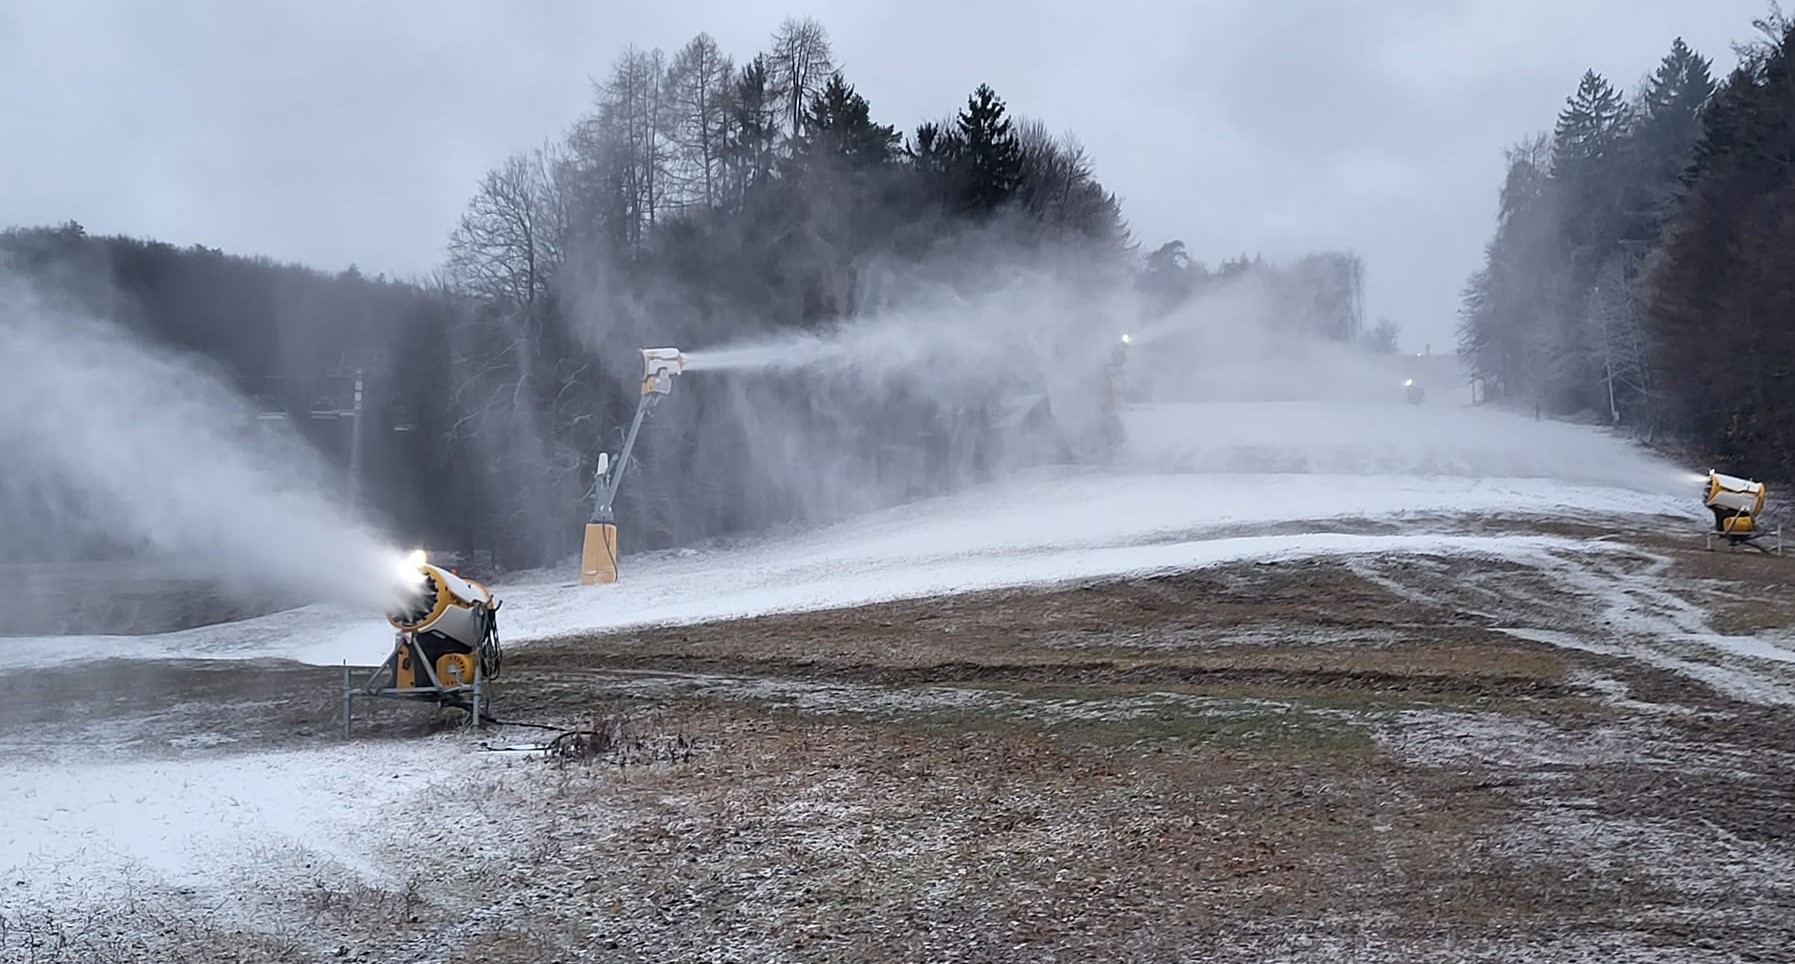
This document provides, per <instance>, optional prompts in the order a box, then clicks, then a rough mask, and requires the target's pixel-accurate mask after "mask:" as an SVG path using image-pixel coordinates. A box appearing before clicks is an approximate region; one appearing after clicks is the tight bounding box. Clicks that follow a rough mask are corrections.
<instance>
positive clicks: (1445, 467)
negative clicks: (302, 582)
mask: <svg viewBox="0 0 1795 964" xmlns="http://www.w3.org/2000/svg"><path fill="white" fill-rule="evenodd" d="M1127 427H1128V434H1129V444H1128V446H1127V447H1126V449H1125V451H1123V452H1122V453H1121V456H1120V458H1119V459H1118V460H1117V462H1116V464H1114V465H1111V466H1105V467H1102V468H1093V467H1085V468H1068V469H1065V470H1060V471H1048V472H1036V473H1032V474H1029V475H1025V476H1021V477H1015V478H1010V479H1006V480H1004V481H1001V482H998V483H994V484H991V485H988V486H985V487H981V488H978V489H974V490H971V491H968V492H964V493H960V494H956V495H954V496H951V497H946V498H940V499H934V500H929V501H925V502H919V503H915V504H911V505H907V506H903V507H899V508H896V509H892V510H889V511H885V512H881V513H877V514H874V515H871V516H867V517H864V518H860V519H856V520H853V521H849V522H845V523H841V524H838V525H833V526H828V527H824V528H820V529H816V530H813V531H809V532H802V533H797V534H787V535H783V536H776V537H769V538H765V539H762V540H758V541H753V542H750V543H747V544H743V545H737V546H731V547H728V548H720V549H710V550H702V551H700V550H683V551H675V552H664V553H655V554H649V555H642V556H630V557H625V558H624V559H623V560H622V564H621V570H622V573H621V578H620V581H619V582H618V583H616V584H614V585H611V586H603V587H582V586H579V585H578V584H577V579H576V575H577V570H576V567H575V565H574V564H573V563H572V562H571V561H570V562H569V564H568V566H567V568H566V571H565V573H564V574H561V573H556V574H548V575H537V576H535V577H532V578H520V579H517V580H514V581H511V582H509V583H501V584H499V585H496V586H494V589H495V591H496V592H497V593H498V594H499V595H500V596H501V598H502V599H503V600H504V602H505V608H504V610H503V612H502V614H501V631H502V634H503V636H504V638H505V640H506V641H507V643H510V644H515V643H522V642H527V641H528V640H530V639H533V638H541V637H545V636H550V635H556V634H563V633H570V632H578V631H593V630H606V629H617V628H623V627H628V626H634V625H643V624H665V623H682V622H698V621H705V620H716V619H723V618H729V617H738V616H752V615H758V614H765V613H772V612H785V611H794V610H806V609H818V608H830V607H837V606H847V605H855V604H861V603H868V602H876V601H881V600H889V599H896V598H915V597H923V596H933V595H939V594H945V593H955V592H969V591H977V590H983V589H992V588H1001V587H1011V586H1039V585H1050V584H1055V583H1060V582H1066V581H1072V580H1090V579H1100V578H1105V577H1119V576H1129V575H1136V574H1142V573H1154V572H1168V571H1176V570H1181V569H1189V568H1195V567H1200V566H1207V565H1216V564H1222V563H1229V562H1237V561H1241V560H1248V559H1258V558H1268V557H1280V558H1292V557H1299V556H1315V555H1340V554H1361V553H1419V552H1427V553H1478V554H1488V555H1516V554H1520V555H1532V554H1534V553H1536V552H1537V551H1538V550H1540V549H1542V548H1547V547H1551V546H1554V545H1557V540H1552V539H1548V538H1544V537H1536V536H1524V535H1475V534H1465V533H1464V532H1462V531H1454V528H1455V527H1454V520H1455V519H1463V518H1467V517H1476V516H1504V517H1523V518H1546V517H1555V518H1562V517H1567V516H1568V517H1575V518H1581V519H1592V518H1593V519H1604V518H1614V517H1616V516H1652V515H1673V516H1682V517H1688V518H1690V519H1697V518H1698V517H1699V516H1698V513H1697V511H1696V510H1697V509H1699V503H1698V502H1695V500H1693V499H1692V498H1691V495H1692V494H1693V492H1694V491H1695V489H1696V487H1697V480H1696V476H1695V474H1694V473H1693V472H1691V471H1690V470H1688V469H1680V468H1677V467H1673V466H1669V465H1666V464H1664V463H1662V462H1660V461H1658V460H1655V459H1652V458H1649V457H1647V456H1646V455H1645V454H1643V453H1642V452H1640V451H1639V450H1637V449H1636V448H1634V447H1632V446H1630V445H1628V444H1626V443H1624V442H1622V441H1620V440H1618V439H1615V438H1613V437H1610V436H1608V435H1605V434H1603V433H1600V432H1597V431H1595V430H1592V429H1588V428H1585V427H1580V426H1574V425H1566V424H1562V423H1556V422H1550V421H1543V422H1542V421H1535V420H1533V419H1528V418H1523V417H1519V416H1515V415H1512V414H1506V413H1502V412H1496V411H1489V410H1483V409H1471V408H1466V407H1458V406H1444V405H1438V406H1428V405H1422V406H1410V405H1405V404H1401V403H1400V402H1392V403H1385V404H1378V403H1354V404H1342V403H1339V402H1334V403H1327V404H1319V403H1310V402H1254V403H1214V404H1185V405H1153V406H1143V407H1140V408H1137V409H1135V410H1132V411H1130V412H1129V413H1128V415H1127ZM1345 519H1351V520H1371V521H1382V522H1391V523H1398V524H1403V529H1402V531H1399V532H1397V533H1394V534H1386V535H1368V534H1345V533H1338V532H1334V533H1330V532H1325V531H1320V530H1322V529H1325V528H1327V527H1328V524H1329V523H1334V522H1338V521H1339V520H1345ZM1306 526H1313V528H1312V529H1311V528H1305V527H1306ZM4 645H5V646H6V647H7V651H8V654H9V657H10V659H9V664H10V665H11V666H12V667H15V668H17V667H30V666H43V665H49V664H54V663H58V662H62V661H66V660H73V659H87V658H93V657H96V656H114V657H127V658H208V659H246V658H258V657H278V658H289V659H298V660H301V661H305V662H310V663H316V664H336V663H339V662H344V661H347V662H349V663H351V664H356V665H366V664H372V663H375V662H378V661H379V660H380V659H382V658H383V657H384V656H385V654H386V652H387V650H388V648H389V646H390V629H389V628H388V627H387V625H386V623H385V621H384V619H383V618H381V616H380V615H379V614H378V613H358V612H349V611H344V610H340V609H333V608H329V607H322V606H320V607H308V608H305V609H300V610H296V611H290V612H285V613H278V614H275V615H272V616H266V617H262V618H258V619H251V620H246V621H242V622H236V623H229V624H223V625H216V626H208V627H203V628H200V629H195V630H189V631H184V632H177V633H168V634H163V635H157V636H137V637H121V636H58V637H38V638H25V639H13V640H9V641H7V642H6V643H5V644H4Z"/></svg>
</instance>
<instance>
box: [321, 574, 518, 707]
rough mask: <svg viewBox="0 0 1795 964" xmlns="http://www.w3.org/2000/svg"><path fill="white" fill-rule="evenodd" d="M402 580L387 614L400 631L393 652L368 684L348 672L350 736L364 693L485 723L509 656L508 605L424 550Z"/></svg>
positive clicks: (345, 698) (345, 676) (345, 673)
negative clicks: (483, 706) (502, 632)
mask: <svg viewBox="0 0 1795 964" xmlns="http://www.w3.org/2000/svg"><path fill="white" fill-rule="evenodd" d="M399 575H400V579H401V582H402V586H401V590H400V598H399V599H398V601H396V602H395V603H394V604H393V605H392V606H390V607H389V608H388V609H387V612H386V620H387V623H388V624H389V625H391V626H392V627H393V629H394V631H395V633H394V640H393V651H392V653H391V654H390V655H389V656H388V657H387V659H386V662H385V663H383V664H381V666H380V668H379V669H377V670H375V672H374V675H373V676H372V677H370V678H369V680H368V681H367V683H365V684H364V685H362V686H360V687H355V686H353V685H351V681H350V678H349V670H348V667H344V670H343V683H344V688H343V732H344V733H345V734H347V733H348V731H349V725H350V719H351V700H352V698H353V697H354V696H357V695H363V696H373V697H381V698H387V699H402V700H413V701H419V702H427V703H435V704H437V705H439V706H453V707H455V708H457V709H462V710H466V711H467V713H468V718H469V722H470V723H472V724H473V725H475V726H478V725H479V724H480V721H481V715H480V703H481V700H482V698H483V697H484V696H485V687H486V684H487V682H488V681H490V680H492V679H495V678H497V677H498V675H499V670H500V668H501V663H502V659H503V652H502V650H501V649H500V647H499V627H498V612H499V606H500V605H501V603H500V602H499V600H498V599H497V598H496V597H494V596H493V594H492V591H491V590H489V589H487V588H486V587H485V586H483V585H481V584H480V583H478V582H475V581H474V580H472V579H467V578H465V577H462V576H459V575H457V574H456V573H455V572H453V571H452V570H448V569H444V568H442V567H440V566H433V565H431V564H430V563H429V561H428V560H427V558H426V557H425V554H424V553H423V552H422V551H421V550H420V551H417V552H413V553H412V554H411V555H410V556H409V557H407V558H406V560H405V562H404V563H403V564H401V566H400V571H399Z"/></svg>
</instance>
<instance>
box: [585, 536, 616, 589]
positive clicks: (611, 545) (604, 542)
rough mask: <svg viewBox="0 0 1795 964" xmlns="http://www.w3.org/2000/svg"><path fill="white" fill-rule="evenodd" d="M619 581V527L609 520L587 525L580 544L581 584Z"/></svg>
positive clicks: (590, 584) (588, 584)
mask: <svg viewBox="0 0 1795 964" xmlns="http://www.w3.org/2000/svg"><path fill="white" fill-rule="evenodd" d="M616 581H617V527H616V526H614V525H612V524H610V523H608V522H593V523H589V524H588V525H587V526H586V538H585V541H584V543H583V544H582V545H581V546H580V585H582V586H592V585H600V584H609V583H613V582H616Z"/></svg>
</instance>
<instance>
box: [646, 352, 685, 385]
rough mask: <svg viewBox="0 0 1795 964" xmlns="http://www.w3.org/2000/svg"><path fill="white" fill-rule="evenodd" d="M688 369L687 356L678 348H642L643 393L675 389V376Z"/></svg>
mask: <svg viewBox="0 0 1795 964" xmlns="http://www.w3.org/2000/svg"><path fill="white" fill-rule="evenodd" d="M685 370H686V356H684V355H682V354H680V352H679V349H677V348H644V349H642V394H643V395H651V394H652V395H665V394H667V393H668V392H671V391H673V376H675V375H678V374H679V373H681V372H683V371H685Z"/></svg>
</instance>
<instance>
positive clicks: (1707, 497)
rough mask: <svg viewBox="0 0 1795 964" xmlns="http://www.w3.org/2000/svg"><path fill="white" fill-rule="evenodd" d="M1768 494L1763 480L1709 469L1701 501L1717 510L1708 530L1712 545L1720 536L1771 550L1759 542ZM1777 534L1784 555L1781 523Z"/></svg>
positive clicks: (1778, 549)
mask: <svg viewBox="0 0 1795 964" xmlns="http://www.w3.org/2000/svg"><path fill="white" fill-rule="evenodd" d="M1765 495H1766V491H1765V488H1764V483H1762V482H1754V481H1752V480H1750V479H1742V478H1739V477H1738V476H1735V475H1724V474H1722V473H1719V472H1716V471H1714V470H1713V469H1709V470H1708V480H1707V483H1706V484H1705V485H1704V486H1703V487H1702V504H1703V505H1705V506H1707V507H1708V511H1710V512H1713V513H1714V529H1713V531H1711V532H1709V533H1708V545H1709V547H1712V546H1713V544H1714V537H1715V536H1720V537H1721V538H1723V539H1725V540H1726V543H1727V545H1728V546H1740V545H1747V546H1751V547H1752V548H1754V549H1758V550H1761V551H1765V552H1768V551H1769V550H1767V549H1764V547H1763V546H1761V545H1758V543H1757V540H1758V538H1759V537H1760V536H1762V535H1764V532H1763V530H1762V529H1761V528H1759V526H1758V517H1759V516H1760V515H1762V514H1763V512H1764V497H1765ZM1774 534H1775V536H1776V554H1777V555H1782V550H1783V546H1782V527H1781V526H1778V527H1777V528H1776V530H1775V533H1774Z"/></svg>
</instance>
